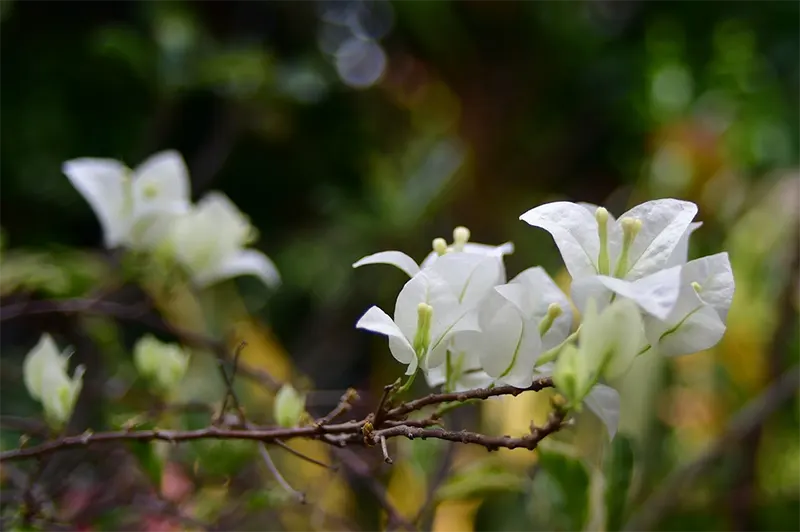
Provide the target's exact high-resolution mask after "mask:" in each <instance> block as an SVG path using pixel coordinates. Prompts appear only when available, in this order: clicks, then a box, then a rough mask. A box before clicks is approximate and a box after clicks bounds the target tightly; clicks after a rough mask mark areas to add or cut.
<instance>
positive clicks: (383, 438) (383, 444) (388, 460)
mask: <svg viewBox="0 0 800 532" xmlns="http://www.w3.org/2000/svg"><path fill="white" fill-rule="evenodd" d="M380 440H381V452H383V461H384V462H386V463H387V464H393V463H394V462H393V461H392V457H391V456H389V449H388V448H387V447H386V436H381V438H380Z"/></svg>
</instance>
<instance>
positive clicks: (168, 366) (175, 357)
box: [133, 334, 189, 393]
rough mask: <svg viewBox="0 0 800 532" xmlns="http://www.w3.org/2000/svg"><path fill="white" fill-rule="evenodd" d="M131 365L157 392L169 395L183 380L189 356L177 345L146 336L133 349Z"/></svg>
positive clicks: (149, 335) (150, 335)
mask: <svg viewBox="0 0 800 532" xmlns="http://www.w3.org/2000/svg"><path fill="white" fill-rule="evenodd" d="M133 363H134V365H135V366H136V370H137V371H138V372H139V374H141V375H142V377H145V378H146V379H149V380H150V381H151V382H152V383H153V385H154V388H155V389H156V390H157V391H158V392H160V393H169V392H171V391H173V390H174V389H175V387H176V386H177V385H178V383H179V382H180V381H181V379H183V376H184V374H185V373H186V369H187V368H188V367H189V354H188V353H186V352H185V351H184V350H183V348H181V346H180V345H178V344H168V343H164V342H161V341H159V340H158V339H157V338H156V337H155V336H153V335H152V334H148V335H145V336H143V337H141V338H140V339H139V341H137V342H136V345H135V346H134V347H133Z"/></svg>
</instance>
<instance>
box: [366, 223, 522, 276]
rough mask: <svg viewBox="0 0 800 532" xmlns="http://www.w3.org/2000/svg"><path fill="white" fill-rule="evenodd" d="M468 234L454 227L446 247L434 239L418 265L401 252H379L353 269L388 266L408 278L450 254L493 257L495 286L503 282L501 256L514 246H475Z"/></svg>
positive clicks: (464, 229) (511, 250) (462, 228)
mask: <svg viewBox="0 0 800 532" xmlns="http://www.w3.org/2000/svg"><path fill="white" fill-rule="evenodd" d="M469 238H470V232H469V229H467V228H466V227H461V226H459V227H456V228H455V229H454V230H453V244H452V245H451V246H448V245H447V242H445V240H444V239H443V238H435V239H434V240H433V251H431V252H430V253H429V254H428V256H427V257H425V259H424V260H423V261H422V264H421V265H419V264H417V262H416V261H415V260H414V259H412V258H411V257H409V256H408V255H406V254H405V253H403V252H402V251H381V252H379V253H373V254H372V255H367V256H366V257H362V258H361V259H359V260H358V261H356V262H355V263H354V264H353V268H358V267H360V266H366V265H368V264H390V265H392V266H395V267H397V268H399V269H401V270H403V271H404V272H405V273H406V274H407V275H408V276H409V277H413V276H414V275H416V274H417V273H419V271H420V270H424V269H427V268H430V267H431V266H433V265H434V264H435V263H436V260H437V259H438V258H439V257H440V256H442V255H445V254H450V253H454V252H455V253H466V254H470V255H479V256H486V257H495V258H496V259H498V262H499V264H500V270H499V273H498V277H497V280H496V284H500V283H504V282H505V267H504V265H503V256H504V255H509V254H511V253H513V252H514V244H512V243H511V242H506V243H505V244H501V245H499V246H489V245H486V244H477V243H473V242H469Z"/></svg>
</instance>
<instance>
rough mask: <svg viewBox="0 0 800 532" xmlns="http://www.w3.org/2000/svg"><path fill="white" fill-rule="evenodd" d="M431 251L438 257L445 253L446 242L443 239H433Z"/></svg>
mask: <svg viewBox="0 0 800 532" xmlns="http://www.w3.org/2000/svg"><path fill="white" fill-rule="evenodd" d="M433 251H435V252H436V254H437V255H439V256H440V257H441V256H442V255H444V254H445V253H447V242H446V241H445V239H444V238H441V237H439V238H434V239H433Z"/></svg>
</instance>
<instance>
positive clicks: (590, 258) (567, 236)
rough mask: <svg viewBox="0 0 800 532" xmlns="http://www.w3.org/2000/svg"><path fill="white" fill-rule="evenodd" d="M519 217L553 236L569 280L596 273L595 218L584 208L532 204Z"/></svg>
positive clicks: (558, 202) (572, 205)
mask: <svg viewBox="0 0 800 532" xmlns="http://www.w3.org/2000/svg"><path fill="white" fill-rule="evenodd" d="M519 218H520V220H522V221H524V222H527V223H528V224H530V225H532V226H534V227H540V228H542V229H544V230H545V231H547V232H549V233H550V234H551V235H553V240H555V243H556V246H558V249H559V251H560V252H561V256H562V258H563V259H564V264H565V265H566V267H567V270H568V271H569V274H570V275H571V276H572V278H573V279H578V278H581V277H586V276H589V275H595V274H596V273H597V271H598V270H597V258H598V256H599V255H600V238H599V236H598V234H597V229H598V226H597V220H596V219H595V217H594V215H593V214H592V213H590V212H589V211H588V210H587V209H586V208H585V207H582V206H580V205H578V204H576V203H570V202H567V201H556V202H553V203H546V204H544V205H540V206H538V207H535V208H533V209H531V210H529V211H528V212H526V213H525V214H523V215H522V216H520V217H519ZM609 225H612V224H609Z"/></svg>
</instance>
